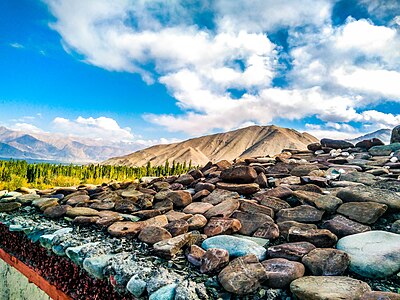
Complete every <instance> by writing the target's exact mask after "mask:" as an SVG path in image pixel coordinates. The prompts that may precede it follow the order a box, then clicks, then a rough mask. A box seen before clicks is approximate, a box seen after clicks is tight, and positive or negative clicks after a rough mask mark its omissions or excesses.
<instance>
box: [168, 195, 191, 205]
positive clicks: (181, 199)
mask: <svg viewBox="0 0 400 300" xmlns="http://www.w3.org/2000/svg"><path fill="white" fill-rule="evenodd" d="M168 198H169V199H170V200H171V201H172V203H173V204H174V206H176V207H185V206H188V205H189V204H190V203H192V196H191V195H190V193H189V192H186V191H173V192H170V193H169V194H168Z"/></svg>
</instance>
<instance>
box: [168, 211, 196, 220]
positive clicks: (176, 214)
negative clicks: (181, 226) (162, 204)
mask: <svg viewBox="0 0 400 300" xmlns="http://www.w3.org/2000/svg"><path fill="white" fill-rule="evenodd" d="M165 216H166V217H167V219H168V222H172V221H177V220H188V219H190V218H191V217H193V215H191V214H186V213H184V212H180V211H174V210H170V211H169V212H167V213H166V214H165Z"/></svg>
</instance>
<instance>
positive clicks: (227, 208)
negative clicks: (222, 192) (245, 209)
mask: <svg viewBox="0 0 400 300" xmlns="http://www.w3.org/2000/svg"><path fill="white" fill-rule="evenodd" d="M239 205H240V203H239V200H237V199H228V200H224V201H223V202H221V203H219V204H217V205H215V206H214V207H212V208H210V209H209V210H207V211H206V212H205V213H204V216H205V217H206V218H207V219H211V218H212V217H223V218H228V217H230V216H231V215H232V214H233V212H234V211H235V210H236V209H238V208H239Z"/></svg>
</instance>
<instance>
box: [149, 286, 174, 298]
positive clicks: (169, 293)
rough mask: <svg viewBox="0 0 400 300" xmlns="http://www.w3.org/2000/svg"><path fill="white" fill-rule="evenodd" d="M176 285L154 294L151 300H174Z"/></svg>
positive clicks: (163, 288) (164, 287)
mask: <svg viewBox="0 0 400 300" xmlns="http://www.w3.org/2000/svg"><path fill="white" fill-rule="evenodd" d="M176 287H177V285H176V284H174V283H173V284H168V285H166V286H163V287H162V288H160V289H158V290H157V291H155V292H154V293H152V294H151V295H150V297H149V300H173V299H174V297H175V290H176Z"/></svg>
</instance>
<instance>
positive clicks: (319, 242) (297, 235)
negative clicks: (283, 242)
mask: <svg viewBox="0 0 400 300" xmlns="http://www.w3.org/2000/svg"><path fill="white" fill-rule="evenodd" d="M288 240H289V242H303V241H306V242H310V243H311V244H313V245H314V246H316V247H318V248H329V247H332V246H333V245H335V244H336V242H337V236H336V235H334V234H333V233H332V232H330V231H329V230H327V229H306V230H303V229H300V228H298V227H292V228H290V229H289V234H288Z"/></svg>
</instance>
